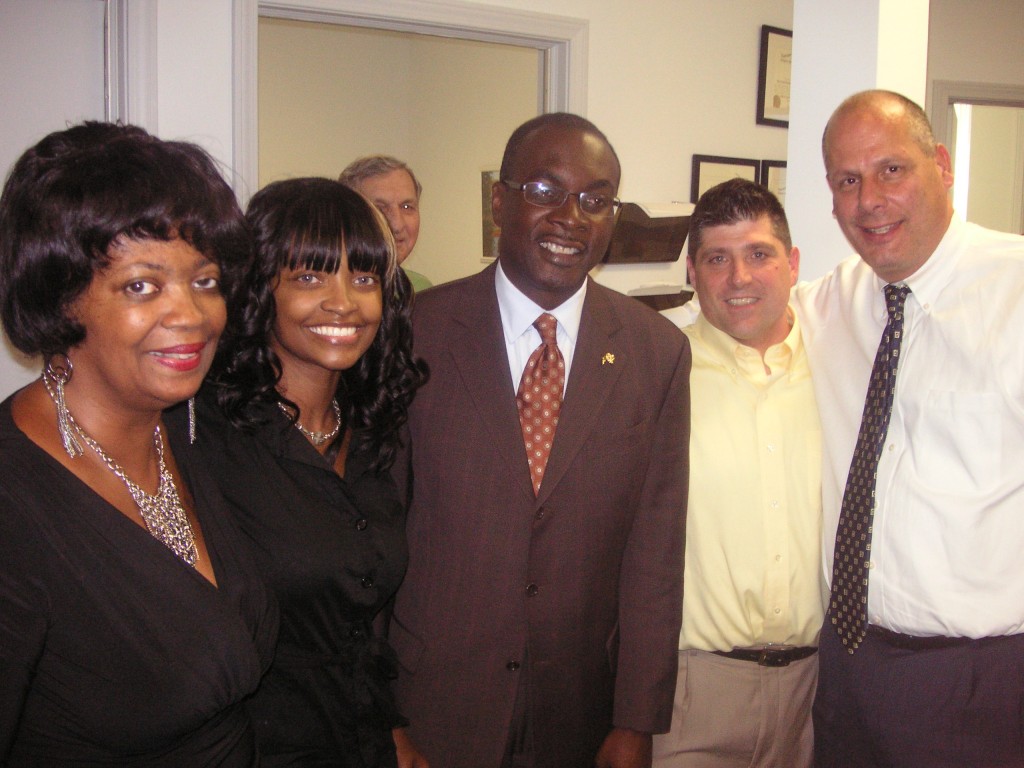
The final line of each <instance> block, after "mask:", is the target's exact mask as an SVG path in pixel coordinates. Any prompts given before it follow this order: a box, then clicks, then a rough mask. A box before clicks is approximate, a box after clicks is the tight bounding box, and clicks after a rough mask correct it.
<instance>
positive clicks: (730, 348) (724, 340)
mask: <svg viewBox="0 0 1024 768" xmlns="http://www.w3.org/2000/svg"><path fill="white" fill-rule="evenodd" d="M786 312H787V313H788V314H789V316H790V318H791V319H792V321H793V325H792V326H791V327H790V329H789V333H788V334H786V338H784V339H783V340H782V341H780V342H779V343H778V344H773V345H772V346H770V347H768V349H767V350H766V351H765V354H764V359H763V361H762V359H761V353H760V352H758V351H757V350H756V349H754V348H753V347H748V346H747V345H746V344H741V343H740V342H738V341H736V339H734V338H733V337H732V336H730V335H729V334H727V333H726V332H725V331H722V330H720V329H718V328H716V327H715V326H713V325H712V324H711V323H710V322H708V319H707V317H705V315H704V313H703V312H702V313H701V314H700V315H698V316H697V320H696V321H695V324H696V327H697V330H698V332H699V334H700V338H701V340H702V341H703V342H704V343H705V344H707V345H708V347H709V348H711V349H712V350H713V351H714V352H715V353H716V354H717V355H718V356H720V357H722V358H724V359H726V360H731V361H734V362H735V363H736V366H737V367H738V368H740V369H741V370H744V371H748V372H750V373H754V374H759V377H763V376H764V366H765V365H767V366H768V367H769V368H770V369H771V371H772V376H775V375H776V374H779V373H782V372H784V371H787V370H789V367H790V365H791V364H792V362H793V359H794V358H795V357H796V355H797V353H798V352H799V351H800V348H801V345H802V344H803V342H802V341H801V339H800V323H799V321H798V320H797V318H796V313H795V312H794V311H793V308H792V307H787V308H786Z"/></svg>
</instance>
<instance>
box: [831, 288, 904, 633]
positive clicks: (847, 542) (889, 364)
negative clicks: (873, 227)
mask: <svg viewBox="0 0 1024 768" xmlns="http://www.w3.org/2000/svg"><path fill="white" fill-rule="evenodd" d="M908 293H910V288H908V287H907V286H905V285H887V286H885V304H886V308H887V309H888V311H889V319H888V321H887V322H886V324H885V330H884V331H882V338H881V341H879V343H878V351H877V352H876V353H875V363H874V365H873V366H872V368H871V381H870V383H869V384H868V393H867V396H866V397H865V399H864V414H863V416H862V417H861V422H860V432H859V434H858V435H857V446H856V447H855V448H854V450H853V461H852V462H851V463H850V474H849V477H847V479H846V491H845V492H844V493H843V506H842V509H841V511H840V513H839V528H838V530H837V531H836V549H835V559H834V560H833V563H832V595H831V601H830V604H829V611H828V612H829V616H830V617H831V619H832V625H833V626H834V627H835V629H836V632H837V633H838V634H839V638H840V639H841V640H842V641H843V645H844V646H846V650H847V651H849V652H850V653H853V652H854V651H855V650H856V649H857V646H859V645H860V644H861V643H862V642H863V641H864V636H865V635H866V634H867V631H868V556H869V555H870V553H871V527H872V524H873V521H874V513H875V480H876V476H877V474H878V460H879V459H880V458H881V456H882V446H883V444H884V443H885V436H886V434H887V433H888V431H889V417H890V416H891V414H892V401H893V396H894V394H895V392H896V370H897V367H898V363H899V355H900V343H901V342H902V341H903V338H902V337H903V308H904V305H905V303H906V299H907V294H908Z"/></svg>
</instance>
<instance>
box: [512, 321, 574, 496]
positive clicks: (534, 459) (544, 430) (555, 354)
mask: <svg viewBox="0 0 1024 768" xmlns="http://www.w3.org/2000/svg"><path fill="white" fill-rule="evenodd" d="M533 327H534V328H536V329H537V330H538V331H539V332H540V338H541V344H540V346H539V347H537V348H536V349H535V350H533V354H531V355H530V359H529V360H527V361H526V368H524V369H523V378H522V379H520V381H519V391H518V392H516V405H517V406H518V407H519V423H520V424H521V425H522V428H523V441H524V442H525V443H526V458H527V460H528V461H529V462H530V476H531V478H532V480H533V492H534V494H537V493H539V492H540V484H541V481H542V480H543V479H544V469H545V468H546V467H547V464H548V456H549V455H550V453H551V444H552V443H553V442H554V440H555V427H557V426H558V413H559V411H560V410H561V408H562V390H563V389H564V387H565V361H564V360H563V359H562V352H561V350H559V349H558V343H557V341H556V340H555V331H556V330H557V329H558V321H557V320H556V319H555V317H554V315H549V314H547V313H546V312H545V313H544V314H543V315H541V316H540V317H538V318H537V320H536V321H535V322H534V324H533Z"/></svg>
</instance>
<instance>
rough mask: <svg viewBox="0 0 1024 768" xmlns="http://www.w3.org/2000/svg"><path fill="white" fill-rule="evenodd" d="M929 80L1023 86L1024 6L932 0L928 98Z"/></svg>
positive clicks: (1015, 1)
mask: <svg viewBox="0 0 1024 768" xmlns="http://www.w3.org/2000/svg"><path fill="white" fill-rule="evenodd" d="M934 80H961V81H967V82H975V83H1000V84H1004V85H1024V1H1022V0H970V2H964V0H931V19H930V23H929V26H928V93H929V95H930V94H931V83H932V81H934Z"/></svg>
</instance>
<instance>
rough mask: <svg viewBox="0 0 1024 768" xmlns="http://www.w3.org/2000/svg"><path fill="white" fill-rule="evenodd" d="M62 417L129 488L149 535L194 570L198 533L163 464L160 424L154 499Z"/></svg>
mask: <svg viewBox="0 0 1024 768" xmlns="http://www.w3.org/2000/svg"><path fill="white" fill-rule="evenodd" d="M43 383H44V384H45V385H46V391H47V392H48V393H49V394H50V397H51V398H52V399H53V401H54V403H57V394H56V393H55V392H54V391H53V387H52V385H51V384H50V381H49V378H48V377H46V376H43ZM62 400H63V398H62ZM58 408H59V406H58ZM63 416H64V417H65V418H66V419H67V423H68V425H69V426H70V427H71V428H72V429H73V430H74V432H75V434H77V435H78V437H80V438H81V439H82V442H84V443H85V444H86V445H88V446H89V447H90V448H91V449H92V450H93V451H94V452H95V453H96V455H97V456H99V457H100V459H101V460H102V461H103V463H104V464H105V465H106V467H107V469H109V470H110V471H111V472H113V473H114V476H115V477H117V478H118V479H119V480H120V481H121V482H122V483H124V484H125V486H126V487H127V488H128V492H129V493H130V494H131V495H132V499H133V500H134V501H135V506H137V507H138V508H139V514H140V515H141V516H142V519H143V521H144V522H145V523H146V528H147V529H148V530H149V533H150V535H151V536H152V537H153V538H154V539H156V540H157V541H159V542H160V543H162V544H163V545H164V546H166V547H167V548H168V549H169V550H171V552H173V553H174V554H175V555H177V556H178V557H180V558H181V559H182V560H184V561H185V562H186V563H188V564H189V565H191V566H192V567H193V568H194V567H195V565H196V563H197V562H198V561H199V549H198V548H197V547H196V537H195V533H194V532H193V530H192V525H191V524H190V523H189V521H188V516H187V515H186V514H185V508H184V506H182V503H181V497H179V496H178V489H177V488H176V487H175V485H174V478H173V477H171V473H170V471H169V470H168V469H167V464H166V463H165V462H164V442H163V439H162V437H161V435H160V425H159V424H158V425H157V426H156V428H155V429H154V430H153V443H154V444H155V445H156V455H157V459H158V462H159V465H160V482H159V484H158V485H157V489H156V495H155V496H151V495H149V494H148V493H146V492H145V491H144V490H142V489H141V488H140V487H139V486H138V485H137V484H136V483H134V482H132V480H131V479H129V477H128V475H126V474H125V471H124V469H123V468H122V467H121V465H120V464H118V463H117V462H116V461H114V460H113V459H112V458H111V457H110V456H109V455H108V454H107V452H106V451H104V450H103V448H102V447H101V446H100V444H99V443H97V442H96V441H95V440H93V439H92V438H91V437H90V436H89V435H88V434H86V432H85V430H84V429H82V427H81V425H80V424H79V423H78V422H77V421H75V419H74V417H73V416H72V415H71V413H70V412H68V411H67V408H66V407H65V408H64V413H63Z"/></svg>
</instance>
